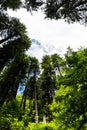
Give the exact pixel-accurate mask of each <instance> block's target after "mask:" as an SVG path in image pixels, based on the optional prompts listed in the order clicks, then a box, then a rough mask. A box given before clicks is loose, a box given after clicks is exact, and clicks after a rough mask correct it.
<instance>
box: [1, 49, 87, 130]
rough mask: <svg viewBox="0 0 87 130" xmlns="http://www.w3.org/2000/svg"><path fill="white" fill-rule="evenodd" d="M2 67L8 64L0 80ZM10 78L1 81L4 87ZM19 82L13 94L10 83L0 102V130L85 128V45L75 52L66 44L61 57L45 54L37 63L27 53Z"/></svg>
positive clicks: (86, 93) (83, 129) (86, 85)
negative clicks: (20, 91) (21, 90)
mask: <svg viewBox="0 0 87 130" xmlns="http://www.w3.org/2000/svg"><path fill="white" fill-rule="evenodd" d="M21 66H22V64H21ZM6 70H8V68H5V70H4V71H3V72H2V74H1V78H0V84H1V83H2V81H4V76H3V75H4V73H5V72H7V71H6ZM11 73H13V74H14V71H12V72H11ZM7 77H8V75H7ZM12 78H13V77H12ZM17 78H18V79H19V77H17ZM2 79H3V80H2ZM12 81H13V80H10V81H9V82H8V81H7V80H6V81H4V82H6V83H7V86H5V87H8V83H10V82H12ZM20 84H21V87H22V85H23V89H24V92H23V94H20V95H16V96H14V95H15V91H14V90H15V89H16V87H14V86H16V83H14V84H13V87H14V90H13V89H12V90H10V91H9V92H8V95H7V96H6V98H5V102H4V104H3V105H2V106H1V109H0V111H1V113H0V127H1V129H2V130H5V129H12V130H14V129H20V130H21V129H22V130H23V129H24V130H27V129H30V130H33V129H36V130H39V129H41V130H43V129H44V130H45V129H48V130H51V129H52V130H65V129H67V130H74V129H76V130H81V129H82V130H86V129H87V122H86V120H87V102H86V100H87V48H85V49H83V48H81V49H79V50H78V51H77V52H75V51H73V50H72V49H71V48H68V50H67V52H66V54H65V56H64V57H63V58H61V57H60V56H59V55H57V54H53V55H51V56H49V55H45V56H44V57H43V59H42V62H41V63H39V62H38V60H37V59H36V58H35V57H29V59H28V67H27V68H26V75H25V78H24V80H23V81H22V82H20ZM13 87H12V88H13ZM3 91H4V89H3ZM3 93H4V92H3ZM3 93H2V95H3ZM16 94H17V93H16Z"/></svg>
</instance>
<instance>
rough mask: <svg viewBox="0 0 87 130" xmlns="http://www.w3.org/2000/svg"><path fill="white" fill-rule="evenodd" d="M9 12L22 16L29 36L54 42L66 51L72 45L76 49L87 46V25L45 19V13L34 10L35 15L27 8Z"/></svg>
mask: <svg viewBox="0 0 87 130" xmlns="http://www.w3.org/2000/svg"><path fill="white" fill-rule="evenodd" d="M9 14H10V15H12V16H16V17H18V18H20V20H21V22H23V23H24V24H25V25H26V27H27V32H28V35H29V37H30V38H31V39H32V38H34V39H36V40H38V41H40V42H41V43H43V44H51V45H52V44H53V45H54V46H56V48H58V49H61V50H62V52H65V50H66V48H67V47H68V46H70V47H71V48H73V49H74V50H76V49H78V48H80V47H87V27H85V26H84V25H81V24H79V23H74V24H68V23H66V22H64V20H57V21H56V20H47V19H44V15H43V13H41V12H40V11H39V12H33V15H31V14H30V12H27V11H26V10H23V9H21V10H19V11H17V12H15V13H12V11H9Z"/></svg>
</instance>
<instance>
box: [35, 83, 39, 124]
mask: <svg viewBox="0 0 87 130" xmlns="http://www.w3.org/2000/svg"><path fill="white" fill-rule="evenodd" d="M35 122H36V123H38V107H37V90H36V85H35Z"/></svg>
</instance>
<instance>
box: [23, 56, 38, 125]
mask: <svg viewBox="0 0 87 130" xmlns="http://www.w3.org/2000/svg"><path fill="white" fill-rule="evenodd" d="M27 75H28V76H27V79H26V80H27V81H26V85H25V90H24V94H23V98H22V104H21V105H23V110H25V106H26V99H27V98H28V99H30V103H31V101H32V100H34V104H33V106H34V110H35V122H36V123H37V122H38V104H37V96H38V95H37V89H38V88H37V80H38V75H39V62H38V60H37V59H36V58H35V57H29V62H28V69H27Z"/></svg>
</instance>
